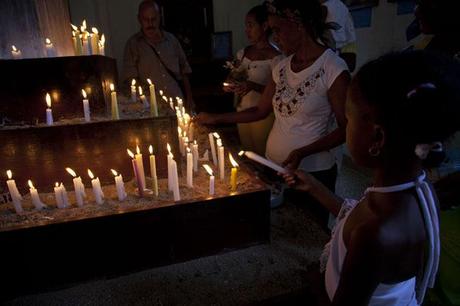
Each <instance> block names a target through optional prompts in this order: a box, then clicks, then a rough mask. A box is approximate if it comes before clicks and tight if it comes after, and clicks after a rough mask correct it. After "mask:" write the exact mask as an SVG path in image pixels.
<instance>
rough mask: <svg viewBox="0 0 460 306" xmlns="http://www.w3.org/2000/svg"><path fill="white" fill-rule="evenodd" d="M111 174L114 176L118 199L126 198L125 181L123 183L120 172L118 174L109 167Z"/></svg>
mask: <svg viewBox="0 0 460 306" xmlns="http://www.w3.org/2000/svg"><path fill="white" fill-rule="evenodd" d="M111 171H112V173H113V175H114V176H115V187H116V188H117V195H118V201H124V200H125V199H126V196H127V194H126V190H125V183H123V176H121V173H120V174H118V173H117V171H115V170H113V169H111Z"/></svg>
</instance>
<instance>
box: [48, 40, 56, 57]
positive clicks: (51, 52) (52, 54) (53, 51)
mask: <svg viewBox="0 0 460 306" xmlns="http://www.w3.org/2000/svg"><path fill="white" fill-rule="evenodd" d="M45 49H46V56H47V57H55V56H56V49H55V48H54V45H53V43H52V42H51V40H50V39H49V38H47V39H45Z"/></svg>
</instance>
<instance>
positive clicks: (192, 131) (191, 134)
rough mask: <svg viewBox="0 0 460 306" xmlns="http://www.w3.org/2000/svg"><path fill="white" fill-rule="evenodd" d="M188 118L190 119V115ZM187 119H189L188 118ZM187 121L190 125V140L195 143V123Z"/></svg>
mask: <svg viewBox="0 0 460 306" xmlns="http://www.w3.org/2000/svg"><path fill="white" fill-rule="evenodd" d="M186 115H187V116H188V117H190V115H189V114H186ZM186 118H187V117H186ZM187 121H188V122H189V125H188V138H189V139H190V141H194V140H195V135H194V134H195V126H194V124H193V122H190V119H187Z"/></svg>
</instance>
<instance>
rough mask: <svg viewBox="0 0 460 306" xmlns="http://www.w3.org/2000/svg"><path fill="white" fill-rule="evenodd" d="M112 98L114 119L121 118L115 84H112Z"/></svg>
mask: <svg viewBox="0 0 460 306" xmlns="http://www.w3.org/2000/svg"><path fill="white" fill-rule="evenodd" d="M110 91H111V93H110V100H111V107H112V120H118V119H120V114H119V112H118V99H117V92H116V91H115V85H113V84H110Z"/></svg>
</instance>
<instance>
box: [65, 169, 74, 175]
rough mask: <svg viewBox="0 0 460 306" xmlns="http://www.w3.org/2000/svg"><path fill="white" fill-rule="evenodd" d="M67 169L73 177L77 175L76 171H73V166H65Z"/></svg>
mask: <svg viewBox="0 0 460 306" xmlns="http://www.w3.org/2000/svg"><path fill="white" fill-rule="evenodd" d="M65 170H66V171H67V172H68V173H69V174H70V175H71V176H73V177H77V174H76V173H75V171H73V170H72V169H71V168H65Z"/></svg>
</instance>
